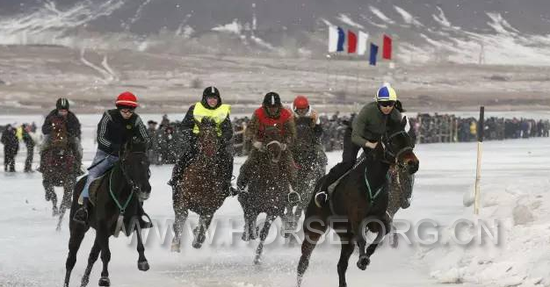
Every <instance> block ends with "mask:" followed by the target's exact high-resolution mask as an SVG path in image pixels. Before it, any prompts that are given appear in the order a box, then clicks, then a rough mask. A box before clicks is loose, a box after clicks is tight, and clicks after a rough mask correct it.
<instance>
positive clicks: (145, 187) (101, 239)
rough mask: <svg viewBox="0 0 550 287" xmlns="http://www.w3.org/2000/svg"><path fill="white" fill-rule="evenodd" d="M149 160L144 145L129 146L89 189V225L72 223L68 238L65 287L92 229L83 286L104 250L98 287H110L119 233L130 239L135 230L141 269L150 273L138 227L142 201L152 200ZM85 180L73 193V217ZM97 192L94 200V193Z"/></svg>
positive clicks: (136, 143)
mask: <svg viewBox="0 0 550 287" xmlns="http://www.w3.org/2000/svg"><path fill="white" fill-rule="evenodd" d="M149 177H150V172H149V160H148V158H147V154H146V145H145V144H144V143H141V142H134V143H130V144H127V145H126V146H125V148H124V149H123V151H122V152H121V154H120V159H119V161H118V162H117V163H116V164H115V165H114V167H113V168H112V169H110V170H109V171H107V173H105V175H104V176H103V177H100V178H99V179H97V180H96V181H95V182H93V183H92V185H91V186H90V201H91V202H92V203H93V204H92V206H91V207H90V208H89V209H88V211H89V217H88V219H89V225H86V226H84V225H82V224H78V223H76V222H75V221H74V220H71V223H70V225H69V228H70V232H71V237H70V239H69V255H68V256H67V262H66V264H65V267H66V269H67V271H66V274H65V284H64V286H65V287H68V286H69V281H70V277H71V272H72V270H73V268H74V265H75V263H76V254H77V252H78V249H79V248H80V244H81V243H82V240H83V239H84V236H85V234H86V232H87V231H88V230H89V228H90V227H92V228H94V229H95V230H96V236H95V241H94V245H93V247H92V250H91V251H90V255H89V257H88V266H87V267H86V270H85V271H84V275H83V276H82V283H81V286H86V285H87V284H88V282H89V279H90V272H91V271H92V267H93V265H94V263H95V262H96V260H97V258H98V256H99V252H100V251H101V260H102V261H103V270H102V271H101V278H100V279H99V286H110V284H111V283H110V279H109V271H108V264H109V261H110V260H111V251H110V250H109V237H111V235H115V236H118V232H120V231H121V230H123V231H125V233H126V235H127V236H130V234H132V232H133V231H134V230H136V231H137V232H136V235H137V251H138V253H139V259H138V269H139V270H141V271H147V270H149V263H148V262H147V259H146V258H145V254H144V251H145V248H144V246H143V241H142V238H141V229H140V228H139V227H140V225H139V217H140V216H142V215H143V209H142V207H141V205H142V202H143V201H144V200H146V199H147V198H149V195H150V193H151V185H150V184H149ZM85 182H86V177H83V178H82V179H80V180H79V181H78V183H77V184H76V187H75V192H74V194H73V204H72V206H71V215H70V216H71V218H73V216H74V213H75V212H76V210H77V209H78V208H79V205H78V197H79V196H80V193H81V192H82V189H83V187H84V184H85ZM94 191H95V194H96V195H95V197H94V196H93V192H94Z"/></svg>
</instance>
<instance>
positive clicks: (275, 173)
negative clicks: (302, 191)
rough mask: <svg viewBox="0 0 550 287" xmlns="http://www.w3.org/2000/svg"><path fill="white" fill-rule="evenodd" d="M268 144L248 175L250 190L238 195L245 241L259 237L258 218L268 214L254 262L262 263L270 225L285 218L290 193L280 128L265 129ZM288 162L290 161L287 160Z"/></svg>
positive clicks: (261, 151)
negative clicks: (282, 157) (284, 169)
mask: <svg viewBox="0 0 550 287" xmlns="http://www.w3.org/2000/svg"><path fill="white" fill-rule="evenodd" d="M264 140H265V141H264V142H265V143H266V144H265V147H264V148H262V150H260V151H259V152H260V155H259V156H258V157H257V158H256V159H257V161H256V162H251V163H250V164H253V165H254V170H255V172H253V173H252V174H250V175H249V176H247V177H248V178H249V179H250V181H249V183H248V192H247V193H240V194H239V202H240V203H241V206H242V208H243V211H244V221H245V224H244V233H243V238H242V239H243V240H244V241H249V240H250V239H256V238H257V236H258V235H257V233H258V230H257V228H256V219H257V217H258V215H259V214H260V213H262V212H263V213H266V221H265V223H264V226H263V228H262V230H261V232H260V243H259V245H258V247H257V249H256V256H255V258H254V263H255V264H259V263H260V262H261V261H260V259H261V255H262V251H263V247H264V242H265V239H266V238H267V235H268V233H269V228H270V227H271V224H272V223H273V221H274V220H275V219H276V218H277V217H282V216H283V214H284V210H285V205H286V202H287V196H288V194H289V192H290V182H289V179H288V175H286V174H284V173H283V172H281V167H280V165H281V162H280V159H281V156H282V153H283V152H284V151H283V147H282V143H281V142H280V140H281V135H280V133H279V130H278V129H277V128H266V130H265V136H264ZM287 164H288V163H287Z"/></svg>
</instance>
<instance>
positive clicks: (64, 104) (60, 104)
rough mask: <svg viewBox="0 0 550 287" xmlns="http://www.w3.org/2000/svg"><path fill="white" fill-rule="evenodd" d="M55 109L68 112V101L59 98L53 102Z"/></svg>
mask: <svg viewBox="0 0 550 287" xmlns="http://www.w3.org/2000/svg"><path fill="white" fill-rule="evenodd" d="M55 107H56V108H57V109H58V110H68V109H69V100H67V99H66V98H59V99H57V102H55Z"/></svg>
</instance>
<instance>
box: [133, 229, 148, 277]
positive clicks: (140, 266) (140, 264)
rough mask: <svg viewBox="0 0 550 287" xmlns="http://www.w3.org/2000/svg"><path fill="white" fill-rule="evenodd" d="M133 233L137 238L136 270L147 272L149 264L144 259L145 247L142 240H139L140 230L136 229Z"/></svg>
mask: <svg viewBox="0 0 550 287" xmlns="http://www.w3.org/2000/svg"><path fill="white" fill-rule="evenodd" d="M135 231H136V236H137V252H138V254H139V258H138V269H139V270H140V271H147V270H149V262H147V258H145V247H144V246H143V238H141V228H136V230H135Z"/></svg>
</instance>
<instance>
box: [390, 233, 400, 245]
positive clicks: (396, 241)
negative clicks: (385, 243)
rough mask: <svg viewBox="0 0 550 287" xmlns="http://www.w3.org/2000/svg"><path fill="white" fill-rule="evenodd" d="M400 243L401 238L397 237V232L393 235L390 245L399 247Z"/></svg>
mask: <svg viewBox="0 0 550 287" xmlns="http://www.w3.org/2000/svg"><path fill="white" fill-rule="evenodd" d="M398 245H399V240H398V239H397V234H394V236H392V237H391V240H390V246H391V248H397V246H398Z"/></svg>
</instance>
